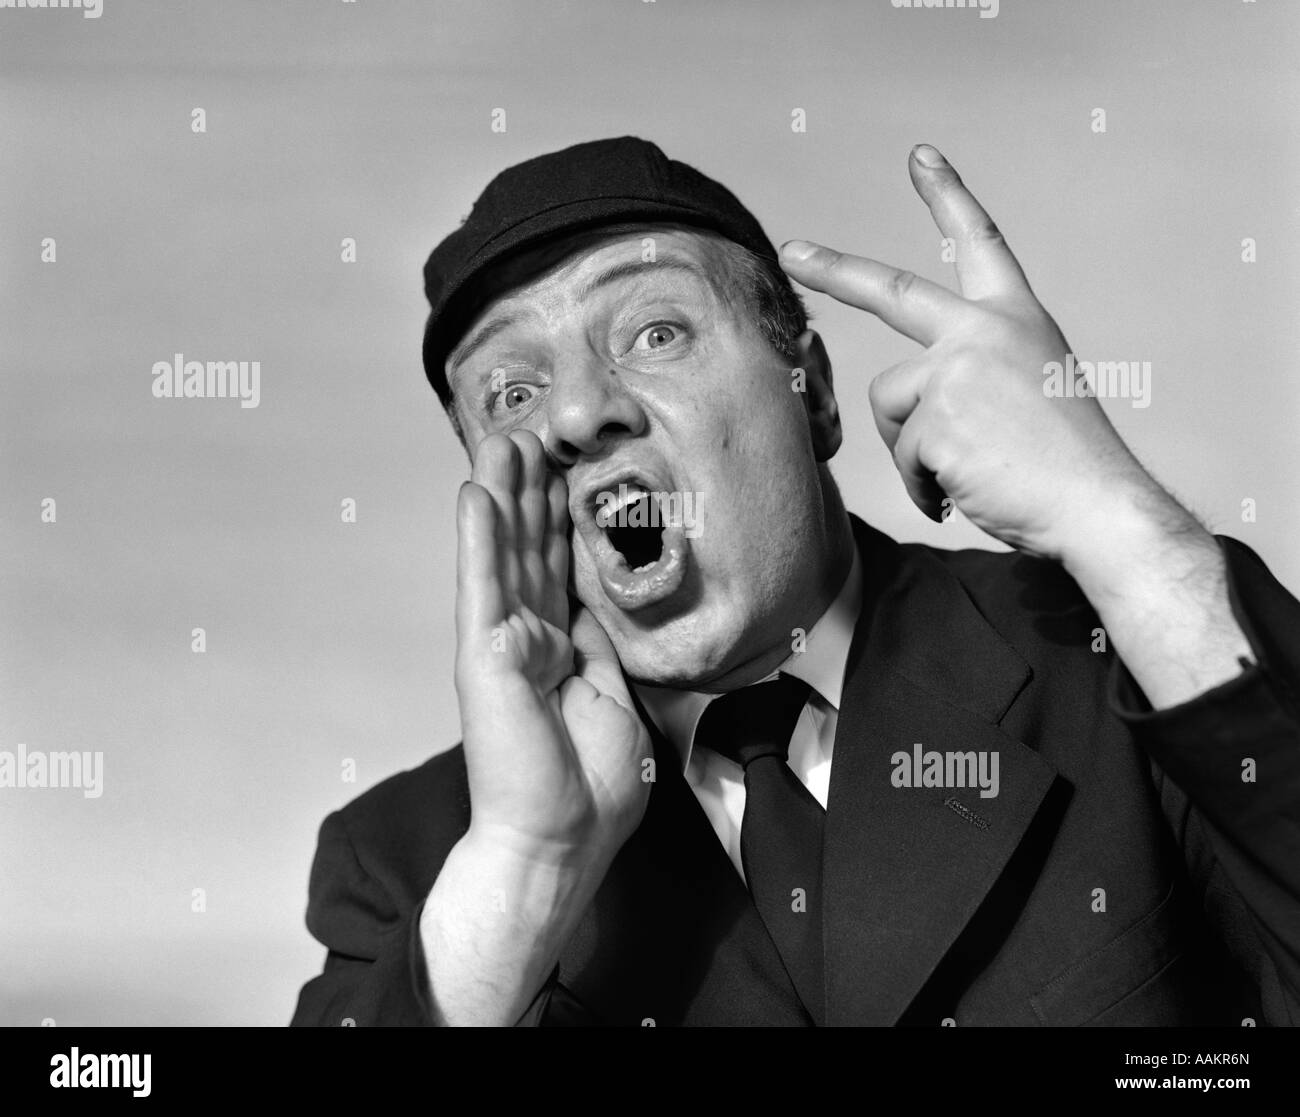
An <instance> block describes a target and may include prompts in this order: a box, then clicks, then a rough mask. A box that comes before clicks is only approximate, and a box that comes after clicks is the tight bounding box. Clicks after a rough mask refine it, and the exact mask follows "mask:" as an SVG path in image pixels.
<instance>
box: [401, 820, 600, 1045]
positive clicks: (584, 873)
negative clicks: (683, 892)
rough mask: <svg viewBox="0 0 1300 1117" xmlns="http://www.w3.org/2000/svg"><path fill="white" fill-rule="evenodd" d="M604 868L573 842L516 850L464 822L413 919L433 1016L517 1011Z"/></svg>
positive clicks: (507, 1018)
mask: <svg viewBox="0 0 1300 1117" xmlns="http://www.w3.org/2000/svg"><path fill="white" fill-rule="evenodd" d="M604 869H605V866H604V865H597V864H590V863H589V862H588V859H587V858H585V857H584V856H583V855H582V854H581V852H580V851H557V850H548V851H540V850H533V849H530V850H522V849H518V848H515V847H514V846H513V845H512V843H510V842H509V841H505V840H503V839H502V837H501V836H497V835H485V834H482V833H479V832H476V831H475V830H474V829H473V828H471V829H470V831H469V832H468V833H467V834H466V835H465V836H464V837H463V838H462V839H461V840H460V842H458V843H457V844H456V846H455V847H454V848H453V849H452V851H451V853H450V854H448V856H447V860H446V862H445V863H444V865H443V868H442V871H441V873H440V874H439V875H438V879H437V881H436V882H435V883H434V886H433V888H432V890H431V891H430V893H429V897H428V899H427V900H426V902H425V905H424V911H423V914H422V916H421V920H420V939H421V943H422V945H423V948H424V954H425V960H426V965H427V968H428V974H429V984H430V990H429V993H430V998H431V1002H432V1005H433V1011H434V1016H435V1019H436V1020H437V1022H438V1023H439V1024H446V1025H489V1026H491V1025H497V1026H500V1025H512V1024H514V1023H515V1022H516V1021H518V1020H519V1018H520V1016H521V1015H522V1014H523V1013H524V1011H525V1010H526V1009H527V1008H528V1005H529V1004H530V1003H531V1002H532V1000H533V999H534V998H535V997H536V995H537V993H538V992H539V991H540V990H541V988H542V986H543V985H544V984H545V981H546V978H547V975H548V974H549V973H550V971H551V969H552V968H553V967H554V966H555V963H556V961H557V959H558V958H559V955H560V951H561V949H562V948H563V946H564V943H565V942H566V941H567V939H568V937H569V935H570V934H571V933H572V932H573V929H574V927H575V926H576V924H577V922H578V920H579V919H580V918H581V917H582V914H583V912H584V911H585V910H586V908H587V906H588V905H589V904H590V902H591V899H592V897H593V896H594V895H595V892H596V889H597V888H599V887H600V882H601V879H602V878H603V876H604Z"/></svg>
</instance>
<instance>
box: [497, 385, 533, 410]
mask: <svg viewBox="0 0 1300 1117" xmlns="http://www.w3.org/2000/svg"><path fill="white" fill-rule="evenodd" d="M536 394H537V393H536V392H535V391H534V390H533V389H532V388H531V387H529V386H528V385H527V384H511V385H509V387H506V388H504V389H502V390H501V391H500V392H498V393H497V394H496V398H495V399H494V400H493V401H492V403H493V408H494V410H497V411H515V410H517V409H518V408H520V407H523V405H524V404H526V403H527V402H528V401H529V400H530V399H532V398H533V396H535V395H536Z"/></svg>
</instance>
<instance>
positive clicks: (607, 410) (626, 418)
mask: <svg viewBox="0 0 1300 1117" xmlns="http://www.w3.org/2000/svg"><path fill="white" fill-rule="evenodd" d="M545 418H546V430H545V431H544V432H539V433H541V435H542V443H543V445H545V447H546V450H547V452H548V454H549V455H550V456H551V457H552V458H553V459H554V460H556V461H558V462H560V463H561V464H562V465H564V466H566V467H567V466H572V465H575V464H576V463H577V462H578V461H579V459H581V458H583V457H591V456H594V455H596V454H599V453H601V451H602V450H604V449H605V448H606V446H607V445H608V444H609V443H610V442H611V441H613V440H616V439H618V438H629V437H630V438H634V437H636V436H637V435H639V434H642V433H643V432H644V431H645V429H646V414H645V411H644V410H643V409H642V407H641V404H640V403H639V402H638V401H637V400H636V399H635V398H633V396H632V395H631V394H629V393H628V391H627V388H626V386H625V385H624V384H623V382H622V380H621V379H620V376H619V373H618V370H617V369H614V368H611V367H610V365H609V364H608V362H602V361H599V360H597V359H594V358H588V359H587V360H575V361H571V362H568V363H566V364H565V365H564V366H563V367H562V368H560V369H558V370H557V372H556V374H555V375H554V377H553V378H552V381H551V388H550V394H549V396H548V398H547V401H546V416H545Z"/></svg>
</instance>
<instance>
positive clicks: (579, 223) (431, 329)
mask: <svg viewBox="0 0 1300 1117" xmlns="http://www.w3.org/2000/svg"><path fill="white" fill-rule="evenodd" d="M629 220H645V221H675V222H681V223H682V224H685V225H695V226H701V227H703V228H707V229H712V230H714V231H715V232H718V233H721V234H722V235H723V236H725V237H727V238H728V239H730V240H733V241H735V242H736V243H737V244H740V245H743V246H744V247H745V248H748V249H750V250H751V251H752V252H755V253H757V254H758V255H760V256H766V257H769V258H770V259H772V260H775V259H776V249H775V248H773V246H772V242H771V241H770V240H768V239H767V235H766V234H765V233H764V232H763V228H762V226H761V225H759V223H758V221H757V220H756V219H755V218H754V215H753V214H751V213H750V212H749V210H747V209H746V208H745V207H744V206H743V205H741V204H740V202H739V201H738V200H737V198H736V196H735V195H734V194H732V193H731V191H730V190H728V189H727V188H726V187H725V186H723V185H722V184H721V183H718V182H714V181H713V179H711V178H709V177H708V176H707V175H703V174H701V173H700V172H699V171H697V170H696V169H695V168H694V167H690V166H687V164H685V163H679V162H677V161H676V160H675V159H669V158H668V157H667V156H666V155H664V153H663V152H662V151H660V150H659V148H657V147H656V146H655V145H654V144H652V143H648V142H647V141H645V140H640V139H637V138H636V137H635V136H621V137H619V138H618V139H609V140H593V141H591V142H589V143H581V144H575V145H574V146H573V147H566V148H564V150H562V151H553V152H550V153H549V154H546V155H539V156H537V157H536V158H535V159H529V160H527V161H526V162H523V163H518V164H516V165H515V166H513V167H508V168H506V169H505V170H504V171H502V172H501V173H500V174H499V175H497V176H496V178H494V179H493V180H492V181H491V182H489V183H488V184H487V188H486V189H485V190H484V191H483V193H482V194H480V195H479V198H478V201H476V202H475V203H474V208H473V210H472V211H471V212H470V215H469V216H468V217H467V218H466V219H465V221H464V223H463V224H462V225H461V226H460V228H459V229H457V230H456V231H455V232H454V233H452V234H451V235H450V236H448V237H447V238H446V240H444V241H443V242H442V243H441V244H439V245H438V247H437V248H435V249H434V250H433V252H432V254H431V255H430V256H429V259H428V261H427V262H426V263H425V265H424V293H425V295H426V296H427V297H428V299H429V305H430V308H431V309H430V313H429V321H428V323H427V324H426V326H425V330H424V371H425V375H426V376H428V378H429V383H430V384H432V385H433V388H434V391H436V392H437V393H438V397H439V398H440V399H441V400H442V402H443V403H444V404H446V403H448V402H449V397H450V388H449V387H448V384H447V378H446V372H445V369H444V367H443V365H444V362H445V361H446V359H447V354H448V353H450V352H451V350H452V349H453V348H454V347H455V345H456V343H457V342H458V341H459V340H460V338H461V335H462V334H463V333H464V331H465V329H466V327H467V326H468V325H469V323H470V322H471V321H472V320H473V317H474V315H475V314H476V313H477V312H478V311H479V310H480V309H482V308H481V307H478V306H475V305H474V299H473V288H472V284H471V280H473V279H474V278H475V277H477V276H479V275H481V274H482V273H483V272H484V271H485V270H486V269H488V268H489V267H491V266H492V265H493V264H497V263H500V262H501V261H502V260H504V259H505V258H506V257H508V256H510V255H512V254H514V253H515V252H518V251H519V250H521V249H523V248H531V247H534V246H536V245H538V244H540V243H542V242H543V241H548V240H551V239H553V238H555V237H558V236H561V235H565V234H570V233H577V232H582V231H586V230H590V229H594V228H597V227H599V226H601V225H610V224H614V223H616V222H622V221H629Z"/></svg>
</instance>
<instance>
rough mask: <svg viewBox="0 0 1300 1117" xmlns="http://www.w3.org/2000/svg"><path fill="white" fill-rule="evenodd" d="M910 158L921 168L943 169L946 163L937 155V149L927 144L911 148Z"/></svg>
mask: <svg viewBox="0 0 1300 1117" xmlns="http://www.w3.org/2000/svg"><path fill="white" fill-rule="evenodd" d="M912 157H913V158H914V159H915V160H916V161H917V162H918V163H920V164H921V166H923V167H944V166H947V163H948V161H947V160H946V159H944V157H943V156H942V155H940V154H939V152H938V149H936V148H933V147H931V146H930V145H929V144H917V145H916V146H915V147H914V148H912Z"/></svg>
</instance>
